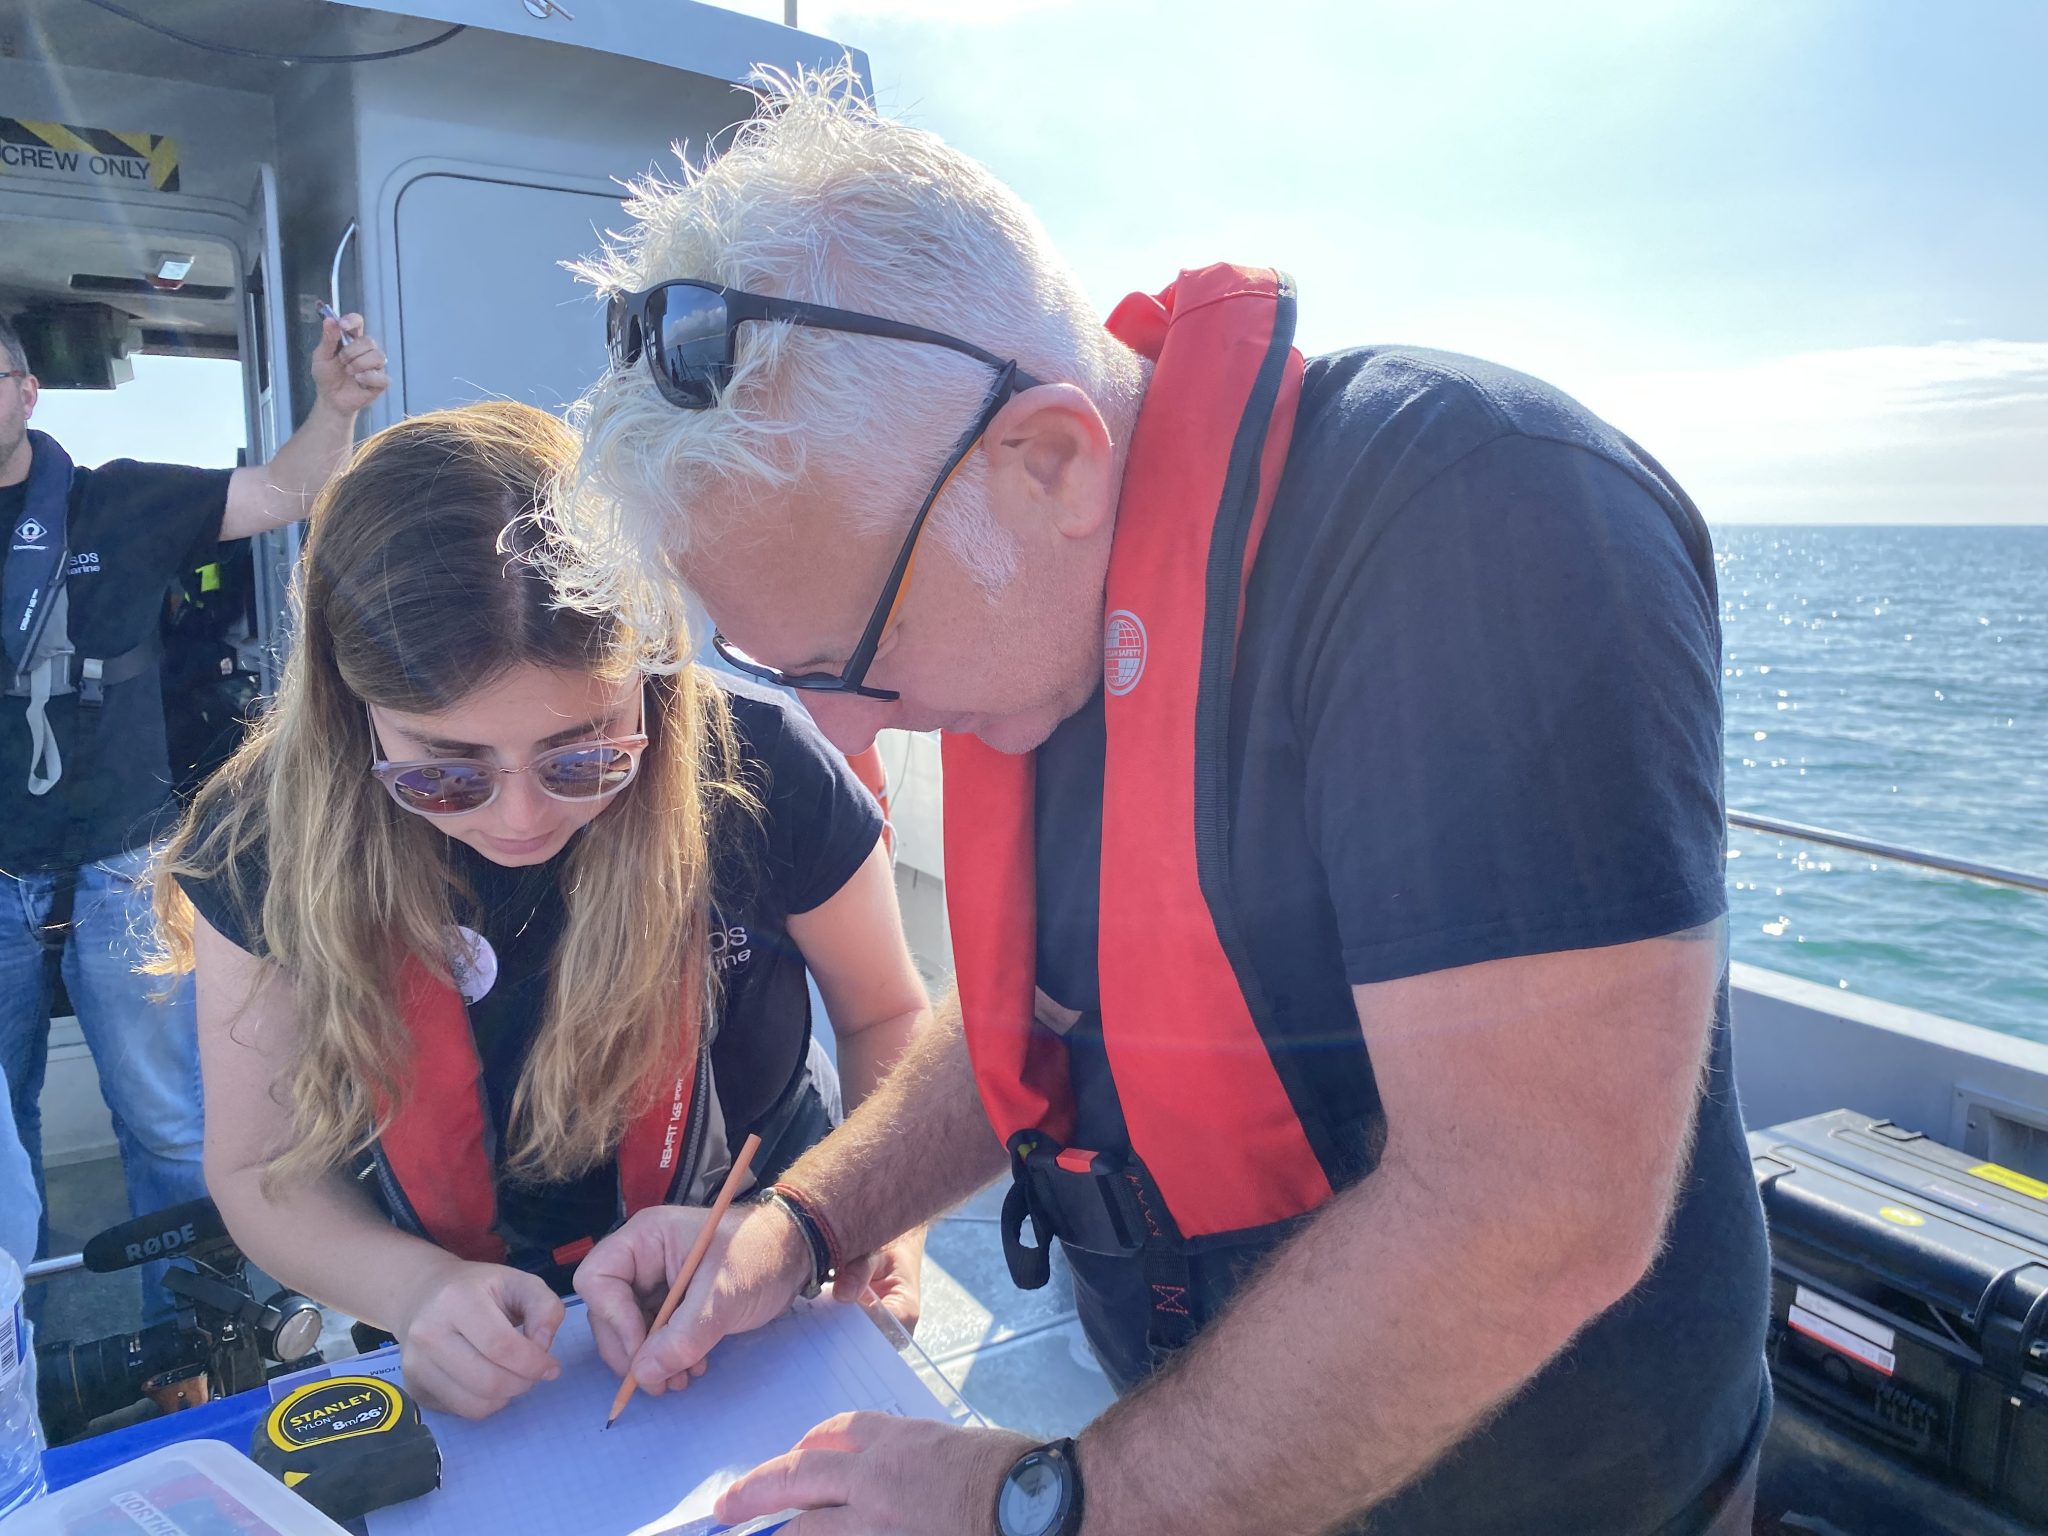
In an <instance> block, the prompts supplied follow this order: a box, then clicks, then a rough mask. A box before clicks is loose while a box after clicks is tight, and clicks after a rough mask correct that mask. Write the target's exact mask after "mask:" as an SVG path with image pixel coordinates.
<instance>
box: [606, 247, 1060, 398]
mask: <svg viewBox="0 0 2048 1536" xmlns="http://www.w3.org/2000/svg"><path fill="white" fill-rule="evenodd" d="M750 320H781V321H784V322H786V323H788V324H790V325H808V326H814V327H816V328H817V329H819V330H825V331H843V332H845V333H846V334H848V335H850V336H879V337H881V338H882V339H884V340H886V341H916V342H922V343H923V344H924V345H926V346H929V347H944V348H945V349H946V350H947V351H949V352H958V353H959V354H960V355H961V356H962V357H971V358H973V359H974V360H975V361H976V362H977V363H985V364H987V365H988V366H989V367H991V368H1003V367H1005V366H1009V367H1014V366H1015V364H1013V363H1008V362H1007V361H1006V359H1003V358H1000V357H997V356H996V355H995V354H994V353H993V352H989V351H986V350H984V349H983V348H981V347H977V346H975V345H974V344H973V343H972V342H968V341H962V340H961V339H960V338H959V337H957V336H948V335H947V334H946V333H945V332H944V331H933V330H927V329H926V328H925V327H924V326H921V325H909V324H906V323H905V322H903V321H901V320H887V319H884V318H883V317H882V316H880V315H864V314H862V313H860V312H859V311H858V310H852V309H834V308H832V307H831V306H830V305H828V304H807V303H805V302H803V301H802V300H801V299H778V298H771V297H770V296H769V295H767V294H764V293H748V292H747V291H746V290H745V289H741V288H726V287H722V286H720V285H719V284H717V283H707V282H704V281H702V280H701V279H698V278H693V277H692V278H678V279H676V280H674V281H672V282H666V283H656V284H655V285H654V286H653V287H652V288H648V289H644V290H643V291H641V292H639V293H619V294H614V295H612V300H611V303H610V305H609V306H607V308H606V310H605V344H606V346H608V347H609V348H610V349H611V357H612V366H613V367H615V368H618V369H619V370H621V371H624V370H625V369H628V368H631V367H632V366H633V364H635V363H636V362H638V361H639V360H640V359H641V358H642V357H643V356H644V357H645V358H646V359H647V366H648V369H649V371H650V372H651V373H653V375H654V382H655V385H656V387H658V388H659V389H660V390H661V397H662V399H664V400H666V401H667V402H668V403H669V404H670V405H673V406H675V407H676V408H677V409H678V410H684V411H704V410H709V409H710V408H711V407H712V406H714V405H716V404H717V403H718V392H719V391H720V390H722V389H724V388H725V386H726V385H727V384H729V383H731V382H732V371H733V364H734V360H735V359H736V358H737V356H738V349H739V331H740V327H741V326H742V325H745V324H746V323H747V322H748V321H750ZM1019 377H1020V378H1023V379H1024V383H1023V384H1022V385H1020V386H1019V387H1020V388H1026V389H1028V388H1030V387H1031V385H1033V384H1035V383H1037V380H1035V379H1031V378H1029V376H1028V375H1019Z"/></svg>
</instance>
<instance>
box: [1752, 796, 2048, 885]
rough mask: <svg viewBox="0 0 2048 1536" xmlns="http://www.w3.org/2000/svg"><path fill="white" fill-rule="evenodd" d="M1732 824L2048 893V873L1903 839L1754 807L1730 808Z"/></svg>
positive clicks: (1985, 881)
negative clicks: (1833, 827)
mask: <svg viewBox="0 0 2048 1536" xmlns="http://www.w3.org/2000/svg"><path fill="white" fill-rule="evenodd" d="M1728 825H1729V826H1731V827H1742V828H1744V829H1746V830H1747V831H1751V832H1766V833H1769V834H1771V835H1772V836H1774V837H1789V838H1794V839H1797V840H1798V841H1800V842H1803V843H1818V844H1820V845H1821V846H1822V847H1826V848H1843V849H1847V850H1848V851H1849V852H1851V853H1863V854H1868V855H1869V856H1870V857H1871V858H1874V859H1889V860H1891V861H1892V862H1893V863H1895V864H1908V865H1911V866H1912V867H1914V868H1916V869H1932V870H1938V871H1940V872H1941V873H1943V874H1949V875H1962V876H1964V877H1965V878H1966V879H1970V880H1981V881H1983V882H1984V883H1985V884H1986V885H2004V886H2010V887H2011V888H2013V889H2014V890H2020V891H2032V892H2034V893H2035V894H2036V895H2040V896H2048V875H2037V874H2034V873H2033V872H2031V871H2029V870H2024V869H2008V868H2006V867H2005V866H2004V865H2000V864H1986V863H1984V862H1982V861H1981V860H1978V859H1964V858H1957V857H1955V856H1953V855H1950V854H1944V853H1927V852H1925V851H1923V850H1921V849H1918V848H1908V847H1906V846H1904V845H1903V844H1900V843H1888V842H1884V841H1882V840H1881V839H1878V838H1874V837H1858V836H1856V835H1854V834H1853V833H1849V832H1836V831H1832V830H1830V829H1829V828H1827V827H1810V826H1808V825H1806V824H1805V823H1804V822H1798V821H1782V820H1780V819H1779V818H1778V817H1775V816H1758V815H1756V814H1755V813H1753V812H1750V811H1730V812H1729V813H1728Z"/></svg>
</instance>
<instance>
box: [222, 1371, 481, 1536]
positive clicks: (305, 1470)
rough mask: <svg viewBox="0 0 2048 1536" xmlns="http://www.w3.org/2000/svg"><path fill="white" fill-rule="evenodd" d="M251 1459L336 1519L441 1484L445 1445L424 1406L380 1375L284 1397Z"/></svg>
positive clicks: (332, 1381)
mask: <svg viewBox="0 0 2048 1536" xmlns="http://www.w3.org/2000/svg"><path fill="white" fill-rule="evenodd" d="M249 1456H250V1459H251V1460H252V1461H254V1462H255V1463H256V1464H257V1465H258V1466H259V1467H262V1468H263V1469H264V1470H265V1471H267V1472H269V1473H270V1474H271V1476H273V1477H275V1478H277V1479H278V1480H279V1481H281V1482H282V1483H283V1484H284V1485H285V1486H286V1487H287V1488H289V1489H291V1490H292V1491H293V1492H294V1493H296V1494H298V1495H299V1496H300V1497H301V1498H303V1499H305V1500H306V1502H307V1503H309V1504H311V1505H313V1506H314V1507H315V1508H316V1509H318V1510H320V1511H321V1512H322V1513H323V1514H326V1515H327V1516H329V1517H330V1518H331V1519H335V1520H354V1519H356V1518H357V1517H359V1516H361V1515H364V1514H367V1513H368V1512H369V1511H371V1510H373V1509H382V1508H383V1507H384V1506H385V1505H387V1504H397V1503H400V1502H402V1501H403V1500H406V1499H414V1498H418V1497H419V1496H420V1495H421V1494H423V1493H431V1492H432V1491H433V1490H434V1489H436V1488H438V1487H440V1486H441V1447H440V1446H438V1445H437V1444H435V1443H434V1432H433V1431H432V1430H431V1429H429V1428H427V1425H426V1421H425V1420H424V1419H422V1418H421V1417H420V1410H419V1405H418V1404H417V1403H415V1402H413V1400H412V1399H411V1398H409V1397H407V1396H406V1395H405V1393H403V1392H402V1391H400V1390H399V1389H398V1388H397V1387H395V1386H393V1385H392V1384H391V1383H390V1382H388V1381H381V1380H379V1379H378V1378H376V1377H374V1376H334V1377H330V1378H329V1379H328V1380H326V1381H316V1382H314V1383H312V1384H311V1385H310V1386H304V1387H300V1388H299V1389H298V1390H297V1391H295V1392H293V1393H292V1394H291V1395H290V1396H288V1397H285V1398H283V1399H281V1400H280V1401H279V1402H278V1403H277V1405H276V1406H275V1407H273V1408H272V1409H271V1410H270V1413H269V1416H268V1417H266V1418H265V1419H264V1420H263V1422H262V1423H261V1424H259V1425H257V1426H256V1435H255V1440H254V1443H253V1444H252V1445H251V1446H250V1448H249Z"/></svg>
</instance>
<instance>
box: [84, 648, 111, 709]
mask: <svg viewBox="0 0 2048 1536" xmlns="http://www.w3.org/2000/svg"><path fill="white" fill-rule="evenodd" d="M106 670H107V664H106V662H105V661H103V660H101V659H100V658H99V657H97V656H84V657H81V658H80V659H79V663H78V702H79V703H81V704H94V705H98V704H104V703H106V702H107V690H106V686H105V684H104V683H103V682H102V679H103V678H104V677H105V675H106Z"/></svg>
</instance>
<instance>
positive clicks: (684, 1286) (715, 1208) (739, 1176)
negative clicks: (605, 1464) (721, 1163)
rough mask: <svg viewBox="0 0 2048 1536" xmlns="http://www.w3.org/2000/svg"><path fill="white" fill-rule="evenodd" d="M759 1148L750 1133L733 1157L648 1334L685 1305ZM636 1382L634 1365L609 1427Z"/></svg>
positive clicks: (623, 1408)
mask: <svg viewBox="0 0 2048 1536" xmlns="http://www.w3.org/2000/svg"><path fill="white" fill-rule="evenodd" d="M760 1150H761V1138H760V1137H759V1136H749V1137H748V1138H747V1141H746V1145H745V1146H743V1147H741V1148H740V1155H739V1156H738V1157H736V1158H734V1159H733V1160H732V1172H731V1173H728V1174H727V1175H726V1176H725V1184H724V1187H723V1188H721V1189H720V1190H719V1191H718V1198H717V1199H716V1200H714V1201H712V1202H711V1215H710V1219H708V1220H707V1221H706V1222H705V1223H704V1227H703V1230H701V1231H700V1232H698V1234H697V1241H696V1242H695V1243H693V1244H691V1245H690V1256H689V1257H688V1258H686V1259H684V1260H683V1267H682V1268H681V1269H679V1270H677V1271H676V1277H675V1279H674V1280H673V1281H672V1282H671V1283H670V1285H669V1288H668V1299H667V1300H666V1301H664V1302H662V1304H661V1310H660V1311H659V1312H657V1313H655V1314H654V1326H653V1327H651V1328H649V1329H648V1330H647V1336H648V1337H649V1338H653V1337H654V1335H655V1334H657V1333H659V1332H661V1330H662V1329H663V1328H664V1327H666V1326H667V1325H668V1320H669V1319H670V1318H672V1317H674V1316H675V1315H676V1308H677V1307H679V1306H681V1305H682V1301H683V1293H684V1292H685V1291H687V1290H689V1288H690V1282H691V1281H692V1280H693V1279H695V1278H696V1275H697V1266H698V1265H700V1264H702V1263H703V1262H704V1255H705V1254H706V1253H708V1252H710V1251H711V1239H712V1238H714V1237H716V1236H717V1235H718V1223H719V1222H720V1221H721V1220H722V1219H723V1218H724V1216H725V1213H726V1212H727V1211H728V1210H729V1209H731V1207H732V1200H733V1196H734V1195H737V1194H738V1193H739V1192H740V1186H741V1185H742V1184H744V1183H746V1181H747V1174H748V1173H749V1172H750V1171H751V1170H752V1169H753V1166H754V1154H755V1153H756V1152H758V1151H760ZM637 1386H639V1382H638V1381H636V1380H635V1379H634V1377H633V1372H632V1371H631V1369H628V1370H627V1372H626V1379H625V1380H624V1381H622V1382H620V1383H619V1395H618V1396H617V1397H615V1398H613V1399H612V1411H611V1416H610V1417H609V1418H607V1419H606V1420H605V1421H604V1427H605V1428H606V1429H610V1428H611V1427H612V1425H614V1424H615V1423H617V1422H618V1418H619V1415H620V1414H622V1413H624V1412H625V1411H626V1404H628V1403H630V1402H631V1401H632V1400H633V1391H634V1389H635V1388H636V1387H637Z"/></svg>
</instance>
